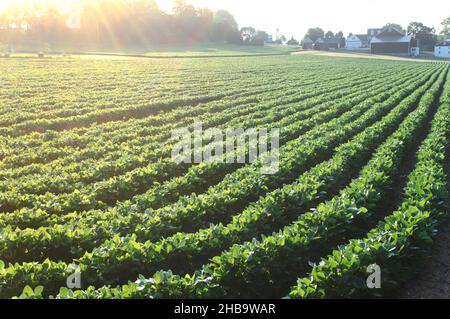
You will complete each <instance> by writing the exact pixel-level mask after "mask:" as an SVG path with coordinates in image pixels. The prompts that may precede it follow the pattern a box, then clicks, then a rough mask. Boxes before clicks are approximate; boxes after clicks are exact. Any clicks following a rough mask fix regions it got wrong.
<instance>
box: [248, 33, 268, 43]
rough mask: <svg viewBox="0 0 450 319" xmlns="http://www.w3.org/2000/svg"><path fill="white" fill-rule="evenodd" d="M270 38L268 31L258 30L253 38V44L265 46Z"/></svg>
mask: <svg viewBox="0 0 450 319" xmlns="http://www.w3.org/2000/svg"><path fill="white" fill-rule="evenodd" d="M268 39H269V34H268V33H267V32H266V31H261V30H259V31H256V34H255V37H254V38H253V41H252V45H259V46H263V45H264V44H265V43H266V41H267V40H268Z"/></svg>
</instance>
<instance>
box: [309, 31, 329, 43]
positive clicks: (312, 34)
mask: <svg viewBox="0 0 450 319" xmlns="http://www.w3.org/2000/svg"><path fill="white" fill-rule="evenodd" d="M324 37H325V32H324V31H323V29H321V28H310V29H308V32H306V34H305V38H310V39H311V40H312V41H313V42H316V41H317V40H318V39H319V38H324Z"/></svg>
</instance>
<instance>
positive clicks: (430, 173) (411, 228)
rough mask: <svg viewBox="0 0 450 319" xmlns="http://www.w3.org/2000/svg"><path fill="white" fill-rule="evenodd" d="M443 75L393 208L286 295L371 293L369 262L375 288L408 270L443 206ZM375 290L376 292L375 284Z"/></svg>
mask: <svg viewBox="0 0 450 319" xmlns="http://www.w3.org/2000/svg"><path fill="white" fill-rule="evenodd" d="M449 81H450V77H449V78H448V80H447V90H446V92H445V94H444V95H443V98H442V99H441V103H440V108H439V110H438V112H437V114H436V116H435V118H434V120H433V125H432V128H431V132H430V134H429V135H428V137H427V139H426V140H425V141H424V142H423V144H422V146H421V148H420V149H419V152H418V163H417V164H416V168H415V170H414V171H413V172H412V173H411V174H410V175H409V177H408V180H409V181H408V185H407V187H406V189H405V194H406V195H405V199H404V201H403V203H402V205H401V206H400V207H399V210H398V211H396V212H394V213H393V214H392V215H391V216H388V217H387V218H386V219H385V220H384V221H383V222H381V223H380V224H379V225H378V226H377V227H376V228H374V229H373V230H372V231H370V232H369V234H368V235H367V237H365V238H364V239H361V240H352V241H351V242H350V243H349V244H347V245H345V246H342V247H340V248H339V249H337V250H335V251H333V252H332V253H331V254H330V256H328V257H327V258H324V259H323V260H322V261H321V262H320V264H319V265H316V266H315V267H314V268H313V270H312V271H311V274H310V276H309V277H308V278H303V279H300V280H299V281H298V283H297V285H296V286H295V287H293V288H292V290H291V292H290V294H289V296H290V298H336V297H338V298H342V297H355V296H366V297H367V296H373V293H374V291H373V290H370V289H368V287H367V285H366V280H367V276H368V274H367V269H368V267H369V266H370V265H374V264H377V265H379V266H380V267H381V270H382V287H381V288H382V291H383V292H385V291H387V290H389V288H392V287H393V286H395V285H396V284H397V283H398V282H399V281H401V280H402V279H405V278H407V277H408V276H409V275H410V274H411V271H412V270H411V267H410V265H411V263H410V262H411V258H413V257H414V258H416V257H417V256H423V254H424V253H426V252H428V251H429V247H430V242H432V238H433V237H434V236H435V235H436V232H437V224H438V221H439V220H440V218H441V217H442V216H445V215H446V210H447V209H448V207H446V206H445V202H446V201H448V194H447V189H446V178H447V176H446V174H445V165H446V163H448V161H449V159H448V158H446V150H447V149H448V147H449V140H448V138H449V136H450V121H449V118H450V108H449V105H450V104H449V103H450V99H449V97H450V89H449V88H450V87H449V86H448V84H450V83H449ZM376 292H377V293H378V294H379V293H380V291H379V290H378V289H377V291H376Z"/></svg>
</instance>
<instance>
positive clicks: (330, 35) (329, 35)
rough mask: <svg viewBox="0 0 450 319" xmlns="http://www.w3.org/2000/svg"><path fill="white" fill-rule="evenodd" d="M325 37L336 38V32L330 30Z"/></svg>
mask: <svg viewBox="0 0 450 319" xmlns="http://www.w3.org/2000/svg"><path fill="white" fill-rule="evenodd" d="M325 38H326V39H334V38H335V37H334V33H333V32H331V31H328V32H327V33H326V34H325Z"/></svg>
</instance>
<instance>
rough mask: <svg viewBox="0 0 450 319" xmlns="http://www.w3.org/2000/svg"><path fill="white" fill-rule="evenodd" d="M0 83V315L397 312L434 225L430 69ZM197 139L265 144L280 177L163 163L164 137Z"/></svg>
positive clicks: (56, 64)
mask: <svg viewBox="0 0 450 319" xmlns="http://www.w3.org/2000/svg"><path fill="white" fill-rule="evenodd" d="M0 69H1V72H0V114H1V116H0V298H36V299H39V298H63V299H64V298H80V299H86V298H87V299H97V298H120V299H130V298H182V299H185V298H194V299H195V298H285V297H287V298H295V299H297V298H298V299H303V298H360V297H379V296H395V294H396V291H397V290H398V289H399V288H400V287H402V285H403V284H404V283H405V282H406V281H408V280H411V278H413V276H414V274H415V273H416V272H419V271H420V265H421V264H423V263H424V262H425V263H426V258H425V257H426V256H427V255H428V254H429V253H430V249H431V248H432V247H433V239H434V238H435V236H436V234H437V233H438V229H439V226H440V224H441V223H442V221H443V220H444V217H445V216H446V215H447V214H448V212H449V211H448V207H449V185H448V176H449V173H450V169H449V168H450V164H449V163H450V153H449V141H450V73H449V64H448V63H444V62H442V63H439V62H429V63H419V62H409V61H393V60H392V61H390V60H381V59H379V60H374V59H357V58H339V57H337V58H333V57H326V56H308V55H298V56H248V57H228V58H225V57H217V58H198V59H189V58H159V59H152V58H131V57H130V58H128V57H105V56H102V57H100V56H72V57H68V56H66V57H51V56H50V57H47V58H43V59H34V58H29V57H28V58H27V57H23V58H20V57H19V58H10V59H0ZM197 122H201V123H202V126H203V129H204V130H206V129H215V131H216V132H217V131H219V132H225V131H226V130H227V129H228V128H244V129H248V128H254V129H255V130H256V131H260V130H262V129H270V128H279V163H278V169H277V170H276V171H275V172H273V173H272V174H264V173H263V172H262V170H261V166H262V165H263V163H262V160H256V161H254V162H251V163H250V162H249V163H227V162H224V161H211V162H201V163H200V162H198V163H196V162H191V163H185V162H183V163H179V162H176V161H174V160H173V158H172V157H173V156H172V153H173V149H174V146H175V144H176V141H175V140H174V138H173V136H172V133H173V132H174V131H176V130H178V129H180V128H188V129H189V130H190V131H189V132H190V133H189V134H191V133H192V129H193V127H194V125H195V123H197ZM189 134H188V135H189ZM212 144H213V142H212V141H209V142H208V141H206V142H205V145H203V146H202V148H203V149H206V148H208V147H210V146H211V145H212ZM231 151H232V153H233V155H235V153H236V151H237V150H236V149H232V150H231ZM192 152H195V151H194V150H192ZM245 152H246V153H245V154H246V155H248V153H249V152H250V150H249V149H248V148H246V149H245ZM189 154H190V153H189ZM373 267H379V268H380V269H381V271H382V278H381V284H382V285H381V288H380V289H371V288H373V287H368V283H367V282H368V281H367V278H368V276H369V275H370V273H368V269H369V270H370V269H372V268H373ZM74 278H75V279H74ZM68 283H75V286H70V285H68Z"/></svg>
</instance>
